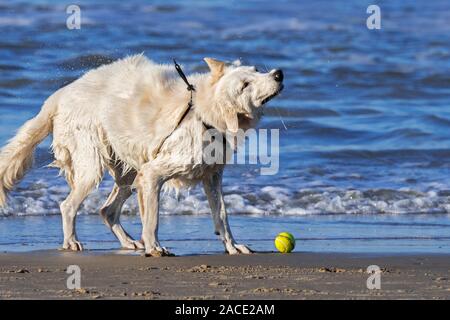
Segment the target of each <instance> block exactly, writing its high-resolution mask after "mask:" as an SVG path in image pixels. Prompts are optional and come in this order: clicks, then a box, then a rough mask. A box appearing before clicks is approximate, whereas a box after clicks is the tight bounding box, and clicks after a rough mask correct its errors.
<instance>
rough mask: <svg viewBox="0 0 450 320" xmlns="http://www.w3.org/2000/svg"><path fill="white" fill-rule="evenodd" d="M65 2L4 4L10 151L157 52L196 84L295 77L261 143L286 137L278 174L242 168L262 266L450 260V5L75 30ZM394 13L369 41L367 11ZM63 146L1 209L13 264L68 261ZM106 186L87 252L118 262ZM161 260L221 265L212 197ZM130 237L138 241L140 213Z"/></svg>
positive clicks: (273, 7) (231, 174)
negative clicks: (23, 131) (81, 87)
mask: <svg viewBox="0 0 450 320" xmlns="http://www.w3.org/2000/svg"><path fill="white" fill-rule="evenodd" d="M69 4H71V3H68V2H65V1H44V0H43V1H38V0H37V1H18V0H7V1H4V0H0V34H1V36H0V145H4V144H5V143H6V141H7V140H8V139H9V138H11V137H13V136H14V134H15V132H16V130H17V129H18V128H19V127H20V125H21V124H22V123H23V122H25V121H26V120H27V119H30V118H32V117H33V116H34V115H35V114H36V113H37V112H38V111H39V109H40V107H41V105H42V103H43V101H44V100H45V99H46V98H47V97H48V96H49V95H50V94H51V93H53V92H54V91H55V90H57V89H58V88H60V87H61V86H64V85H65V84H68V83H70V82H71V81H73V80H74V79H76V78H78V77H79V76H81V75H82V74H83V73H84V72H86V71H87V70H89V69H91V68H94V67H97V66H99V65H102V64H105V63H110V62H111V61H114V60H116V59H119V58H121V57H124V56H127V55H131V54H137V53H141V52H144V54H145V55H147V56H148V57H149V58H151V59H153V60H155V61H157V62H162V63H170V62H171V59H172V58H176V59H177V60H178V61H179V62H180V63H182V64H183V65H184V69H185V72H187V73H189V72H202V71H206V66H205V64H204V62H203V61H202V59H203V57H215V58H218V59H223V60H227V61H233V60H236V59H242V61H243V63H245V64H252V65H256V66H258V68H259V69H261V70H266V69H272V68H281V69H283V71H284V74H285V89H284V91H283V92H282V94H281V95H280V96H279V97H277V98H276V99H274V100H273V101H271V102H270V103H269V104H268V106H267V109H266V114H265V117H264V118H263V121H262V122H261V124H260V127H261V128H269V129H279V130H280V166H279V172H278V174H276V175H272V176H263V175H261V174H260V166H258V165H231V166H229V167H228V168H227V169H226V173H225V183H224V185H225V186H224V188H225V194H226V202H227V204H228V211H229V213H230V214H231V217H230V220H231V225H232V228H233V231H234V233H235V235H236V238H238V240H239V241H241V242H244V243H248V244H250V245H251V246H252V247H253V248H255V249H257V250H263V251H264V250H265V251H268V250H273V244H272V243H273V238H274V236H275V235H276V234H277V233H278V232H281V231H289V232H291V233H293V234H294V235H295V236H296V238H297V248H296V250H298V251H320V252H323V251H334V252H429V253H449V252H450V2H448V0H434V1H423V0H419V1H400V0H396V1H395V0H391V1H375V0H345V1H321V0H315V1H298V0H297V1H296V0H280V1H237V0H236V1H235V0H230V1H225V0H223V1H206V0H205V1H136V0H129V1H106V0H99V1H87V0H84V1H83V0H77V1H76V4H77V5H79V7H80V9H81V29H73V30H69V29H68V28H67V27H66V20H67V18H68V17H69V14H67V13H66V7H67V6H68V5H69ZM371 4H377V5H378V6H379V7H380V9H381V29H380V30H369V29H368V28H367V26H366V19H367V18H368V17H369V14H368V13H366V9H367V7H368V6H369V5H371ZM50 143H51V139H47V140H45V141H44V142H43V143H42V144H41V145H40V146H39V148H38V149H37V151H36V163H35V166H34V168H33V169H32V170H31V171H30V172H29V174H28V175H27V176H26V178H25V179H24V180H23V182H22V183H20V184H19V185H18V186H17V188H16V189H15V190H14V191H13V192H12V193H11V199H10V202H9V206H8V207H7V208H5V209H0V250H2V251H24V250H25V251H26V250H34V249H48V248H56V247H58V246H59V245H60V244H61V242H62V231H61V221H60V216H59V207H58V203H59V202H60V201H62V200H63V199H64V198H65V196H66V195H67V193H68V187H67V185H66V183H65V181H64V179H63V178H62V177H58V172H57V171H56V170H54V169H49V168H47V167H46V165H47V164H49V163H50V162H51V161H52V154H51V152H50V150H49V146H50ZM111 187H112V180H111V178H109V177H106V178H105V180H104V182H103V183H102V184H101V186H100V187H99V189H98V190H97V191H95V192H94V193H93V194H92V195H91V196H89V198H88V199H87V200H86V201H85V203H84V204H83V206H82V208H81V210H80V214H79V217H78V224H77V228H78V234H79V236H80V238H81V239H80V240H81V241H82V242H84V243H85V244H86V245H87V248H89V249H108V250H110V249H114V248H117V247H118V242H116V241H115V239H114V238H113V236H112V234H111V233H110V232H109V230H108V229H107V228H106V227H105V226H104V225H103V224H102V222H101V219H100V218H99V217H98V209H99V208H100V207H101V205H102V203H103V202H104V201H105V200H106V197H107V195H108V193H109V191H110V190H111ZM161 216H162V218H161V229H160V231H161V236H160V238H161V239H162V244H163V245H166V246H168V247H171V248H173V250H174V251H175V253H178V254H192V253H200V252H203V253H214V252H221V251H222V246H221V244H220V242H219V241H217V240H216V237H215V236H214V235H213V227H212V222H211V218H210V217H209V208H208V205H207V201H206V198H205V196H204V194H203V192H202V189H201V188H199V187H197V188H194V189H191V190H188V191H185V192H183V193H182V194H181V197H180V198H177V197H175V196H174V195H172V194H165V195H163V197H162V206H161ZM123 221H124V225H125V226H126V227H127V228H128V229H129V231H130V233H131V234H133V235H134V236H135V237H139V232H140V219H139V214H138V208H137V201H136V198H135V197H132V198H130V200H129V201H128V202H127V203H126V204H125V207H124V217H123Z"/></svg>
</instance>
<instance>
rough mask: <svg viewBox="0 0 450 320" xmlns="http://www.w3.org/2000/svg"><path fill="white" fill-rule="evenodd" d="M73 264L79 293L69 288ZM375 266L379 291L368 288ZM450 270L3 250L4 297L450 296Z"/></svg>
mask: <svg viewBox="0 0 450 320" xmlns="http://www.w3.org/2000/svg"><path fill="white" fill-rule="evenodd" d="M69 265H78V266H80V268H81V289H79V290H69V289H67V287H66V281H67V278H68V277H69V275H68V274H66V268H67V267H68V266H69ZM369 265H378V266H379V267H380V268H381V269H382V274H381V289H380V290H376V289H375V290H369V289H367V287H366V281H367V277H368V274H367V273H366V268H367V267H368V266H369ZM449 272H450V256H446V255H414V256H413V255H399V256H388V255H357V254H328V253H320V254H316V253H292V254H286V255H282V254H274V253H260V254H254V255H250V256H247V255H240V256H227V255H203V256H183V257H165V258H144V257H142V256H139V255H137V254H130V253H123V252H102V251H97V252H93V251H91V252H83V253H72V252H62V251H38V252H30V253H2V254H0V299H16V298H20V299H30V298H31V299H110V298H114V299H130V298H131V299H391V298H393V299H449V298H450V280H449V278H450V274H449Z"/></svg>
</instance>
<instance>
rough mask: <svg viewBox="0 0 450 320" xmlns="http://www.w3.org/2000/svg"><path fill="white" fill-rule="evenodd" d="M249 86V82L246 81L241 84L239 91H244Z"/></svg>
mask: <svg viewBox="0 0 450 320" xmlns="http://www.w3.org/2000/svg"><path fill="white" fill-rule="evenodd" d="M249 84H250V82H247V81H246V82H244V83H243V84H242V89H241V90H242V91H244V89H245V88H247V87H248V85H249Z"/></svg>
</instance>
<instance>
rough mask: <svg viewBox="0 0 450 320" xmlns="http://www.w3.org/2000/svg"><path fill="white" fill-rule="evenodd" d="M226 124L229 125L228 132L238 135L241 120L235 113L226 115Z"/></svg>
mask: <svg viewBox="0 0 450 320" xmlns="http://www.w3.org/2000/svg"><path fill="white" fill-rule="evenodd" d="M225 123H226V125H227V130H228V131H230V132H231V133H237V132H238V130H239V119H238V115H237V113H235V112H227V113H226V114H225Z"/></svg>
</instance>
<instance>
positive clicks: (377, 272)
mask: <svg viewBox="0 0 450 320" xmlns="http://www.w3.org/2000/svg"><path fill="white" fill-rule="evenodd" d="M366 271H367V273H368V274H370V276H369V277H368V278H367V281H366V286H367V289H369V290H374V289H377V290H380V289H381V269H380V267H379V266H377V265H370V266H368V267H367V270H366Z"/></svg>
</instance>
